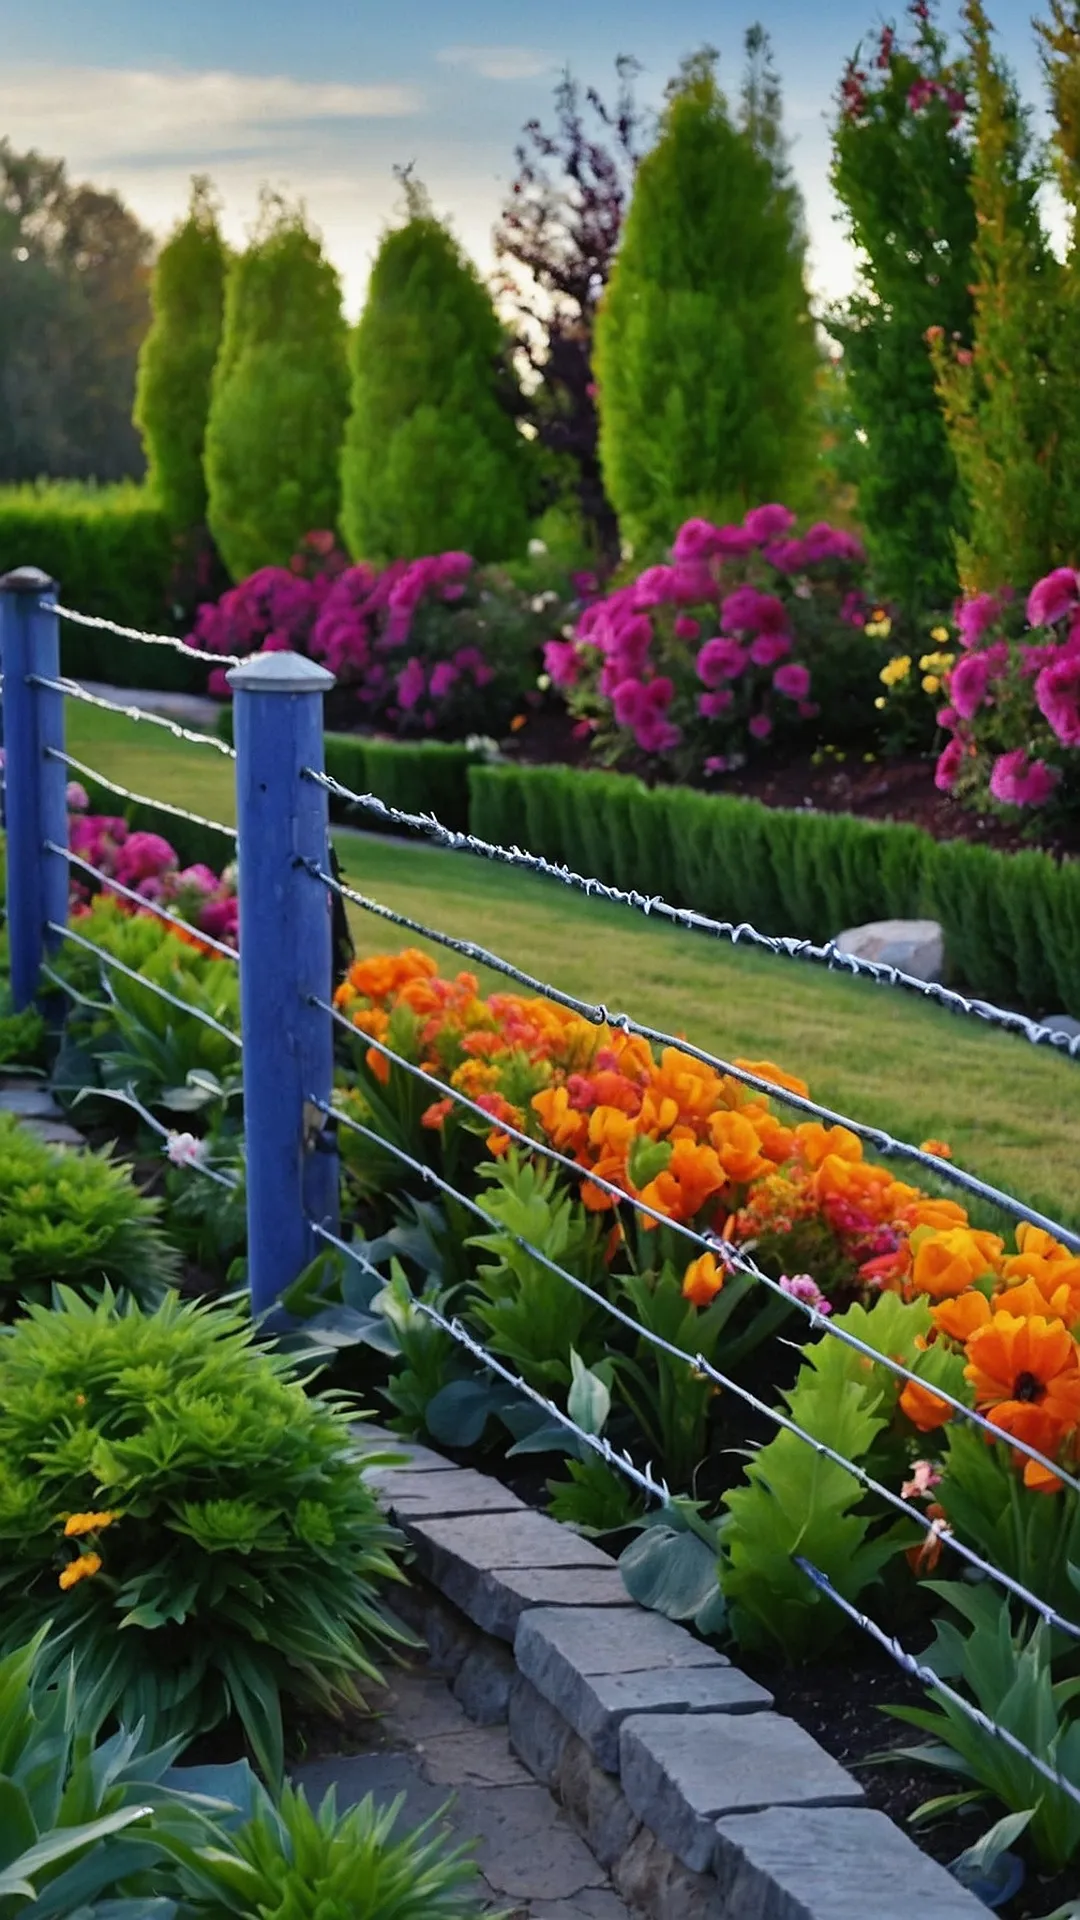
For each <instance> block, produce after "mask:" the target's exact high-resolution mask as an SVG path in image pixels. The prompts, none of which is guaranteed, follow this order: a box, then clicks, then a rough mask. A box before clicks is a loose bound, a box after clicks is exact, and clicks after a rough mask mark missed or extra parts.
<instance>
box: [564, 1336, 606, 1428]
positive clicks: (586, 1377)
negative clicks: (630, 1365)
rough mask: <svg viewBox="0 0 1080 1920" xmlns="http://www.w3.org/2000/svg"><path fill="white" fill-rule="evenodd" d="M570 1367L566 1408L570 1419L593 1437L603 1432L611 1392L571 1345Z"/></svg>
mask: <svg viewBox="0 0 1080 1920" xmlns="http://www.w3.org/2000/svg"><path fill="white" fill-rule="evenodd" d="M570 1368H571V1372H572V1374H573V1379H572V1382H571V1386H570V1393H569V1396H568V1398H567V1403H566V1410H567V1412H568V1413H569V1415H570V1418H571V1420H574V1421H576V1423H577V1425H578V1426H579V1427H580V1428H581V1430H582V1432H583V1433H588V1434H592V1435H593V1436H594V1437H595V1436H597V1435H599V1434H601V1433H603V1431H604V1426H605V1423H606V1421H607V1417H608V1415H609V1413H610V1412H611V1393H610V1391H609V1389H608V1388H607V1387H606V1386H605V1385H604V1382H603V1381H602V1380H601V1379H600V1377H599V1375H598V1374H596V1373H595V1372H592V1371H590V1369H589V1368H588V1367H587V1366H586V1365H585V1363H584V1361H583V1360H582V1358H581V1356H580V1354H578V1353H576V1352H575V1351H574V1348H573V1347H571V1349H570Z"/></svg>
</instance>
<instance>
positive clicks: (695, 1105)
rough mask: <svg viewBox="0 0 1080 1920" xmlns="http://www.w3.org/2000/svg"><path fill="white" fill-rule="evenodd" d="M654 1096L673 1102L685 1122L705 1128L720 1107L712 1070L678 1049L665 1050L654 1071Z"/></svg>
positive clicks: (718, 1089) (717, 1085)
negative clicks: (714, 1111) (712, 1114)
mask: <svg viewBox="0 0 1080 1920" xmlns="http://www.w3.org/2000/svg"><path fill="white" fill-rule="evenodd" d="M651 1091H652V1093H654V1094H656V1095H658V1096H659V1097H660V1098H661V1099H670V1100H674V1102H675V1105H676V1107H677V1108H678V1110H679V1113H680V1115H681V1116H682V1118H683V1119H684V1120H688V1121H692V1122H695V1123H696V1124H697V1125H698V1126H704V1125H705V1124H706V1123H707V1121H708V1119H709V1116H710V1114H711V1113H712V1112H713V1109H714V1108H715V1107H717V1106H718V1105H719V1103H720V1102H719V1096H720V1082H719V1079H718V1078H717V1076H716V1074H715V1073H714V1072H713V1070H712V1068H711V1067H703V1066H702V1065H701V1064H700V1063H699V1062H698V1061H697V1060H695V1059H693V1058H692V1056H691V1055H690V1054H688V1053H680V1052H679V1051H678V1048H677V1047H665V1048H664V1050H663V1052H662V1054H661V1055H660V1065H659V1066H658V1067H656V1068H654V1070H653V1075H652V1087H651Z"/></svg>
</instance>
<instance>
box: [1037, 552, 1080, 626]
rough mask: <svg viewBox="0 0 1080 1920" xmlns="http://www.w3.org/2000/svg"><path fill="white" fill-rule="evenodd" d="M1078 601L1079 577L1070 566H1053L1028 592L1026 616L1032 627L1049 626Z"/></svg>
mask: <svg viewBox="0 0 1080 1920" xmlns="http://www.w3.org/2000/svg"><path fill="white" fill-rule="evenodd" d="M1078 602H1080V578H1078V576H1077V574H1076V573H1075V571H1074V570H1073V568H1072V567H1055V568H1054V571H1053V573H1048V574H1046V575H1045V576H1044V578H1043V579H1042V580H1037V581H1036V582H1035V585H1034V586H1033V587H1032V589H1031V592H1030V593H1029V594H1028V603H1027V617H1028V621H1029V624H1030V625H1031V626H1033V627H1050V626H1053V624H1054V622H1055V620H1060V619H1062V618H1063V616H1064V615H1065V614H1067V613H1071V612H1072V610H1073V608H1074V607H1075V606H1076V605H1077V603H1078Z"/></svg>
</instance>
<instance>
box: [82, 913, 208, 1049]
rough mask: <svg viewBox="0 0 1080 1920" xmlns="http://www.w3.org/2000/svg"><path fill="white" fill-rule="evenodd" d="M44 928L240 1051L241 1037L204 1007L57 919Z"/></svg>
mask: <svg viewBox="0 0 1080 1920" xmlns="http://www.w3.org/2000/svg"><path fill="white" fill-rule="evenodd" d="M46 926H47V927H48V930H49V932H50V933H55V934H56V935H57V936H58V937H59V938H60V939H62V940H70V941H72V942H73V943H74V945H75V946H77V947H81V948H82V949H83V951H84V952H85V953H92V954H93V955H94V957H95V959H96V960H99V961H100V962H101V964H102V966H105V967H108V968H110V969H111V970H112V971H113V972H114V973H121V974H123V975H124V978H125V979H127V980H132V981H134V983H135V985H136V986H137V987H144V988H145V989H146V991H147V993H152V994H154V995H156V997H157V998H158V999H159V1000H165V1001H167V1002H168V1004H169V1006H171V1007H175V1008H176V1010H177V1012H178V1013H183V1014H186V1015H187V1016H188V1018H189V1019H191V1020H198V1021H199V1023H200V1025H202V1026H204V1027H209V1028H210V1029H211V1030H212V1032H214V1033H218V1034H220V1035H221V1037H222V1039H223V1040H227V1041H228V1042H229V1044H230V1046H233V1047H235V1048H236V1050H237V1052H240V1051H242V1049H243V1041H242V1040H241V1038H240V1035H239V1034H238V1033H234V1032H233V1030H232V1028H231V1027H227V1026H225V1024H224V1022H223V1021H221V1020H217V1019H215V1017H214V1015H213V1014H212V1013H207V1012H206V1010H205V1008H203V1007H193V1006H192V1004H191V1002H190V1001H189V1000H181V998H180V996H179V994H177V993H170V992H169V989H168V987H163V986H160V985H159V984H158V982H157V981H156V980H151V979H150V978H149V977H148V975H147V974H145V973H138V972H137V971H136V969H135V968H134V967H129V966H128V965H127V963H126V961H123V960H119V959H117V956H116V955H115V954H114V953H109V952H107V951H106V949H105V948H104V947H101V946H99V945H98V943H97V941H96V940H87V939H85V938H84V936H83V935H82V934H81V933H76V931H75V929H74V927H68V926H63V925H62V924H61V923H60V922H59V921H58V920H49V921H47V922H46Z"/></svg>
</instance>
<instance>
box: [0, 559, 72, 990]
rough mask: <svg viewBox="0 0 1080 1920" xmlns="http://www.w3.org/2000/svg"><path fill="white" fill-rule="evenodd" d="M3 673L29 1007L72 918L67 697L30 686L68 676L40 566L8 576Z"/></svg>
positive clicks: (11, 873)
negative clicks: (57, 755) (65, 753)
mask: <svg viewBox="0 0 1080 1920" xmlns="http://www.w3.org/2000/svg"><path fill="white" fill-rule="evenodd" d="M0 667H2V668H3V674H4V824H5V830H6V833H7V916H8V948H9V954H10V964H11V997H12V1001H13V1003H14V1006H15V1008H16V1010H18V1009H20V1008H22V1007H26V1006H29V1005H30V1002H31V1001H32V1000H33V999H34V996H35V994H36V993H37V992H38V990H39V987H40V983H41V963H42V961H43V960H44V958H45V955H46V953H47V952H48V951H49V950H50V949H51V948H53V947H55V946H57V945H58V944H59V941H60V938H61V936H60V934H58V933H54V932H52V931H51V930H50V922H51V923H52V925H53V926H58V927H62V926H63V925H64V924H65V922H66V920H67V906H68V862H67V855H66V853H62V854H59V853H49V852H47V851H46V845H45V843H46V841H48V840H51V841H52V842H53V844H54V845H55V846H57V847H63V848H66V847H67V837H68V830H67V769H66V768H65V766H64V763H63V761H62V760H58V759H54V758H53V757H52V756H51V755H50V752H49V749H50V748H53V749H54V750H55V751H56V752H57V753H63V751H64V696H63V694H62V693H57V692H55V691H53V690H52V689H51V688H48V687H40V686H33V685H31V680H32V679H33V678H34V677H35V676H38V677H40V678H42V679H46V680H56V679H58V678H59V674H60V623H59V621H58V619H57V616H56V584H55V582H54V581H52V580H50V579H49V576H48V574H46V573H40V572H39V571H38V569H37V567H19V568H17V570H16V571H15V572H14V573H6V574H4V575H3V577H2V578H0Z"/></svg>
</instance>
